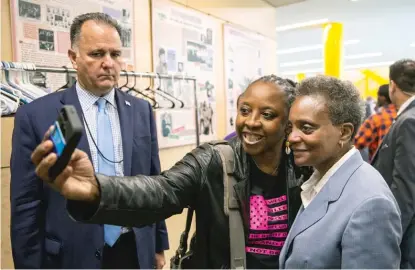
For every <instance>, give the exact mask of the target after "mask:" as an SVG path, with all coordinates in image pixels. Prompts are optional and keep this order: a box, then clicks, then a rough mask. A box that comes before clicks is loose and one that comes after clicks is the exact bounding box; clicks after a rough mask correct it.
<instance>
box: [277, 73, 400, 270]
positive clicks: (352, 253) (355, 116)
mask: <svg viewBox="0 0 415 270" xmlns="http://www.w3.org/2000/svg"><path fill="white" fill-rule="evenodd" d="M362 119H363V104H362V101H361V99H360V94H359V91H358V90H357V89H356V88H355V87H354V86H353V85H352V84H351V83H347V82H343V81H340V80H338V79H336V78H332V77H327V76H319V77H313V78H309V79H305V80H303V81H302V82H301V83H300V85H299V87H298V89H297V95H296V99H295V101H294V103H293V105H292V108H291V111H290V116H289V121H290V122H289V127H290V129H291V130H290V131H291V132H290V135H289V136H288V142H289V143H290V145H291V148H292V150H293V152H294V161H295V164H297V166H312V167H313V168H314V173H313V175H312V176H311V177H310V179H308V180H307V181H306V182H305V183H304V184H302V186H301V189H302V192H301V200H302V207H301V209H300V210H299V213H298V215H297V217H296V219H295V221H294V224H293V225H292V227H291V229H290V232H289V234H288V237H287V240H286V242H285V244H284V247H283V249H282V251H281V255H280V267H281V268H282V269H303V268H308V269H353V268H358V269H372V268H377V269H396V268H398V267H399V262H400V249H399V244H400V242H401V239H402V227H401V221H400V215H399V207H398V204H397V202H396V200H395V199H394V197H393V194H392V192H391V191H390V189H389V188H388V186H387V184H386V182H385V180H384V179H383V178H382V176H381V175H380V174H379V173H378V172H377V171H376V170H375V169H374V168H373V167H372V166H370V165H369V164H368V163H367V162H364V161H363V159H362V157H361V156H360V153H359V152H358V151H357V150H356V149H355V148H354V146H353V137H354V135H355V133H356V130H357V128H358V127H359V125H360V123H361V121H362Z"/></svg>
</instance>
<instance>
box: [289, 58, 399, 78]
mask: <svg viewBox="0 0 415 270" xmlns="http://www.w3.org/2000/svg"><path fill="white" fill-rule="evenodd" d="M393 63H394V61H385V62H373V63H364V64H357V65H348V66H345V67H344V70H351V69H358V68H369V67H382V66H390V65H392V64H393ZM323 72H324V69H322V68H315V69H303V70H296V71H286V72H282V75H284V76H288V75H296V74H298V73H305V74H310V73H323Z"/></svg>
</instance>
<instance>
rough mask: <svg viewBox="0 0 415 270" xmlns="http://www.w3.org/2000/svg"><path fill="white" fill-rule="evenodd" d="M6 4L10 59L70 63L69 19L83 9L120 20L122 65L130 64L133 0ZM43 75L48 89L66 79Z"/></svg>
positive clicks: (48, 0) (51, 0) (44, 0)
mask: <svg viewBox="0 0 415 270" xmlns="http://www.w3.org/2000/svg"><path fill="white" fill-rule="evenodd" d="M10 5H11V17H12V38H13V59H14V61H18V62H30V63H34V64H36V65H45V66H57V67H62V66H68V67H71V66H72V65H71V63H70V61H69V58H68V49H69V48H70V38H69V30H70V27H71V24H72V20H73V19H74V18H75V17H76V16H78V15H80V14H83V13H88V12H104V13H106V14H108V15H110V16H112V17H113V18H114V19H116V20H117V21H118V22H119V23H120V25H121V27H122V35H121V41H122V55H123V57H124V59H125V63H126V65H127V66H126V67H124V68H128V69H132V68H133V65H134V46H133V44H132V43H133V32H134V31H133V18H132V10H133V0H11V1H10ZM43 76H46V77H47V85H48V86H49V87H50V88H51V89H52V90H54V89H57V88H59V87H60V86H62V85H64V84H65V82H66V76H65V75H62V74H49V73H48V74H47V75H45V74H43Z"/></svg>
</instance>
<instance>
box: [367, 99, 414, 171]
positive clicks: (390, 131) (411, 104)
mask: <svg viewBox="0 0 415 270" xmlns="http://www.w3.org/2000/svg"><path fill="white" fill-rule="evenodd" d="M413 107H415V100H414V101H412V102H411V103H410V104H409V105H408V106H407V107H406V108H405V109H404V110H403V111H402V112H401V113H400V114H399V115H398V116H396V119H395V121H393V124H392V126H391V127H390V129H389V131H388V133H387V134H386V136H385V137H384V138H383V140H382V143H381V144H380V145H379V147H378V149H376V152H375V154H374V155H373V158H372V161H371V162H370V164H372V165H373V164H375V161H376V158H377V156H378V153H379V150H380V149H382V146H383V145H384V144H385V142H386V141H387V140H386V139H387V138H388V137H389V136H390V135H389V134H391V133H392V130H393V128H394V125H395V123H396V122H397V121H398V118H400V117H402V115H403V114H405V112H407V111H408V110H409V109H411V108H413Z"/></svg>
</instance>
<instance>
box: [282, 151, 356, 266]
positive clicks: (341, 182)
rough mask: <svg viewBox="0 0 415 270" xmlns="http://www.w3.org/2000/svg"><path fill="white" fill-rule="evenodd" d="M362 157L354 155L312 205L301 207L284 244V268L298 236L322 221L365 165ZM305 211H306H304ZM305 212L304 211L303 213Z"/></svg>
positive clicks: (333, 176) (334, 175)
mask: <svg viewBox="0 0 415 270" xmlns="http://www.w3.org/2000/svg"><path fill="white" fill-rule="evenodd" d="M363 162H364V161H363V159H362V156H361V155H360V153H359V152H356V153H355V154H353V155H352V156H351V157H350V158H349V159H348V160H346V162H345V163H344V164H343V165H342V166H341V167H340V168H339V169H338V170H337V171H336V172H335V173H334V174H333V175H332V176H331V177H330V178H333V179H335V181H330V179H329V181H328V182H327V183H326V184H325V185H324V187H323V188H322V190H321V191H320V192H319V193H318V194H317V196H316V197H315V198H314V199H313V200H312V201H311V203H310V204H309V205H308V206H307V208H306V209H304V207H303V206H301V209H300V211H299V212H298V214H297V217H296V218H295V221H294V224H293V226H292V227H291V230H290V232H289V234H288V236H287V239H286V241H285V244H284V248H283V250H282V252H281V256H282V262H283V265H282V267H283V266H284V264H285V260H286V256H287V255H289V254H287V252H288V250H290V248H289V247H290V245H292V242H293V240H294V238H295V237H296V236H298V235H299V234H300V233H302V232H303V231H305V230H306V229H308V228H309V227H311V226H312V225H313V224H315V223H316V222H318V221H319V220H320V219H322V218H323V217H324V216H325V215H326V213H327V209H328V205H329V203H330V202H333V201H336V200H338V199H339V197H340V195H341V193H342V191H343V188H344V186H345V185H346V184H347V181H348V180H349V179H350V176H351V175H352V174H353V172H354V171H356V170H357V168H358V167H360V166H361V165H362V164H363ZM303 209H304V210H303ZM302 210H303V211H302Z"/></svg>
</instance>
